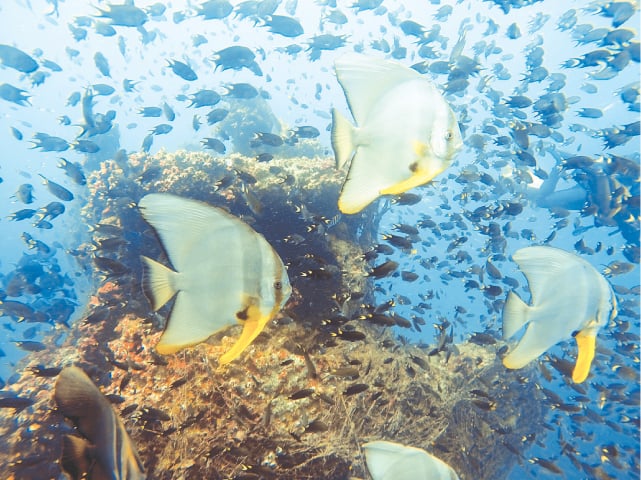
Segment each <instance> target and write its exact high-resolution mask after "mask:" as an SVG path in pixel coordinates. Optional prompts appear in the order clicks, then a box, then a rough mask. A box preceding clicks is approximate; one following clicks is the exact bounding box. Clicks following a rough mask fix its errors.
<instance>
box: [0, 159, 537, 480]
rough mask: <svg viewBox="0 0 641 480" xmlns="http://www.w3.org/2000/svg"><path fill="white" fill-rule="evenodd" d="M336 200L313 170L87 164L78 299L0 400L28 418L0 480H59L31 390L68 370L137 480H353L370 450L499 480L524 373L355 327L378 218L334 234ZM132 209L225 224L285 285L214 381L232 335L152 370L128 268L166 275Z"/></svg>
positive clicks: (16, 425) (523, 401)
mask: <svg viewBox="0 0 641 480" xmlns="http://www.w3.org/2000/svg"><path fill="white" fill-rule="evenodd" d="M340 182H341V174H340V173H338V172H336V171H335V170H334V168H333V165H332V162H330V160H328V159H323V158H293V159H274V160H273V161H271V162H268V163H262V162H257V161H256V160H254V159H251V158H246V157H243V156H240V155H232V156H229V157H226V158H221V159H215V158H213V157H211V156H209V155H206V154H203V153H195V152H176V153H171V154H170V153H168V152H162V151H161V152H160V153H158V154H157V155H155V156H147V155H131V156H130V157H129V158H128V159H127V161H126V162H125V161H123V159H120V160H119V161H118V160H108V161H105V162H102V164H101V169H100V170H97V171H95V172H93V173H92V174H91V176H90V178H89V180H88V184H89V185H91V189H92V195H91V197H90V199H89V202H88V204H87V205H86V207H85V208H84V210H83V217H84V221H85V222H86V223H88V224H90V225H94V229H93V233H92V235H93V238H92V239H91V240H92V242H93V243H89V242H87V243H85V244H82V245H79V246H78V248H77V249H76V251H75V252H76V255H77V258H78V261H79V262H80V263H81V264H82V265H83V266H85V267H87V268H89V267H91V268H92V269H93V270H94V274H95V278H96V286H95V288H96V290H95V295H94V296H92V299H91V301H90V304H89V305H87V308H86V313H85V315H84V317H83V318H82V319H81V320H80V321H78V322H76V323H75V324H74V325H73V326H72V328H71V330H70V332H69V333H68V334H67V336H66V337H65V338H64V339H63V340H62V342H56V341H55V339H52V340H51V343H50V345H51V348H49V349H47V350H44V351H40V352H34V353H33V354H32V355H30V356H29V357H28V358H27V359H26V360H25V361H24V363H23V365H21V374H20V375H19V377H18V378H17V379H15V381H14V382H13V383H12V384H11V385H10V386H9V388H10V389H11V390H12V391H13V392H15V394H16V395H19V396H20V397H28V398H30V399H31V400H33V401H34V403H33V405H31V406H29V407H27V408H25V409H23V410H21V411H19V412H16V415H14V416H13V417H12V418H8V417H9V416H5V417H3V418H2V419H1V420H0V438H1V439H2V445H3V447H1V448H0V466H1V468H0V469H1V470H3V471H10V472H12V474H11V475H12V477H10V478H15V479H26V478H36V477H34V475H36V472H37V478H63V474H62V472H61V469H60V463H59V458H60V454H61V437H62V436H63V435H64V434H67V433H69V432H71V431H72V430H73V428H72V427H71V426H70V425H71V424H70V423H67V422H66V421H65V419H64V418H63V417H62V415H61V414H60V413H59V412H57V411H56V409H55V404H54V401H53V398H52V388H53V385H54V382H55V378H53V377H42V376H38V375H34V374H33V372H36V371H38V370H37V369H34V367H36V366H38V365H44V366H46V367H62V366H64V365H68V364H72V363H73V364H76V365H78V366H79V367H81V368H83V369H84V370H85V371H86V372H87V374H88V375H89V376H90V377H91V378H92V380H94V382H95V383H96V384H97V385H98V386H99V387H100V388H101V390H102V391H103V392H104V393H105V394H107V395H109V398H110V400H111V401H112V402H113V404H114V408H116V410H117V411H119V413H120V415H121V417H122V419H123V421H124V423H125V426H126V428H127V430H128V431H129V433H130V435H131V438H132V439H133V441H134V443H135V444H136V446H137V449H138V452H139V454H140V457H141V459H142V460H143V463H144V464H145V468H146V471H147V472H148V477H149V478H155V479H167V480H168V479H181V478H210V479H216V478H280V479H305V478H310V479H311V478H325V479H343V478H348V477H361V478H366V477H367V472H366V468H365V465H364V460H363V456H362V452H361V448H360V445H362V444H363V443H365V442H367V441H371V440H377V439H389V440H394V441H396V442H400V443H403V444H407V445H412V446H416V447H420V448H424V449H426V450H427V451H430V452H431V453H433V454H434V455H436V456H438V457H439V458H441V459H442V460H444V461H446V462H447V463H449V464H450V465H451V466H452V467H453V468H454V469H455V470H456V471H457V472H458V474H459V476H460V477H461V478H462V479H463V480H465V479H472V478H474V479H483V478H501V477H502V476H504V475H505V474H506V473H507V472H508V471H509V470H510V468H511V465H512V463H513V462H514V461H516V459H517V458H518V456H517V455H514V451H517V452H518V451H521V450H523V449H524V448H525V447H526V446H527V444H528V442H529V441H531V440H532V439H533V438H534V437H535V436H536V434H537V432H538V431H539V429H541V420H542V418H543V411H542V408H543V407H542V403H541V402H540V401H539V400H538V393H537V389H536V386H535V383H536V379H535V371H534V370H533V369H531V368H526V369H523V370H518V371H506V370H505V368H503V366H502V365H501V362H500V355H501V351H502V348H501V345H499V344H496V343H495V344H490V345H479V344H478V343H481V342H477V344H475V343H465V344H461V345H452V344H447V345H445V346H444V347H442V348H439V349H433V348H431V347H429V346H422V347H419V346H416V345H405V344H403V343H402V342H400V341H399V340H398V339H397V338H396V337H395V336H394V335H393V332H392V331H391V330H390V327H384V326H381V325H374V324H372V323H371V322H369V321H366V320H364V319H363V318H362V317H361V316H360V315H359V313H361V309H362V306H361V305H362V304H363V303H373V301H374V298H373V295H374V294H373V289H374V283H373V279H372V277H368V276H367V264H366V263H365V260H364V259H363V253H364V251H366V250H368V249H369V248H370V247H371V245H373V244H375V243H376V238H377V232H378V220H379V218H380V217H379V216H380V212H379V211H378V210H377V209H376V206H375V205H374V206H371V207H368V209H366V210H365V211H363V212H362V214H360V215H354V216H349V217H346V216H344V217H342V218H341V219H340V222H336V221H334V219H335V215H336V214H337V209H336V198H337V196H338V190H339V187H340ZM149 192H172V193H175V194H179V195H183V196H186V197H190V198H196V199H199V200H203V201H206V202H208V203H210V204H212V205H217V206H221V207H224V208H227V209H228V210H229V211H230V212H231V213H233V214H234V215H237V216H239V217H240V218H242V219H243V220H245V221H246V222H248V223H250V224H251V225H252V227H253V228H254V229H255V230H256V231H258V232H260V233H262V234H263V235H264V236H265V238H266V239H267V240H268V241H269V242H270V243H271V244H272V245H273V246H274V248H275V249H276V250H277V252H278V253H279V255H280V256H281V258H282V259H283V261H284V263H285V264H286V265H287V267H288V274H289V277H290V282H291V284H292V288H293V294H292V298H291V300H290V302H289V304H288V305H287V307H286V309H285V310H284V311H283V313H282V315H280V316H279V317H277V320H275V321H274V322H273V324H272V325H268V327H267V328H266V329H265V331H264V332H263V333H262V334H261V335H259V337H258V338H257V339H256V341H255V342H254V343H253V344H252V345H250V346H249V347H248V348H247V350H246V351H245V352H244V353H243V355H242V356H241V357H240V358H239V359H238V360H236V361H234V362H233V363H231V364H230V365H228V366H226V367H225V368H221V367H219V366H218V363H217V358H218V357H219V356H220V354H221V353H222V352H224V351H226V350H227V349H228V348H229V346H230V345H231V344H232V343H233V342H234V340H235V338H236V337H237V335H238V332H239V329H240V326H237V327H231V328H229V329H225V330H223V331H221V332H219V333H217V334H216V335H214V336H212V337H211V338H210V339H209V340H208V341H207V342H205V343H202V344H200V345H197V346H195V347H192V348H188V349H185V350H184V351H181V352H180V353H178V354H175V355H169V356H166V357H162V356H159V355H158V354H156V353H155V352H154V345H155V344H156V342H157V340H158V337H159V336H160V333H161V331H162V327H163V319H164V318H166V316H167V310H166V308H165V309H163V310H161V311H160V312H159V313H154V312H152V311H151V309H150V305H149V303H148V302H147V300H146V298H145V296H144V294H143V288H142V286H141V264H140V255H141V254H143V253H144V254H145V255H148V256H150V257H152V258H161V259H162V260H163V261H166V260H167V259H166V258H164V253H163V252H162V250H161V246H160V243H159V241H158V239H157V238H156V237H155V234H154V233H153V230H152V229H151V228H150V227H149V225H148V224H146V223H145V222H144V221H143V219H142V218H141V216H140V214H139V212H138V210H137V208H136V202H137V201H138V200H139V199H140V198H141V197H142V196H143V195H145V194H146V193H149ZM109 238H121V239H122V240H123V241H122V242H116V245H111V243H109V242H105V240H107V239H109ZM101 242H104V245H105V246H104V248H100V249H99V250H96V245H98V246H102V245H103V243H101ZM58 345H59V346H58ZM523 439H526V440H525V441H524V440H523ZM36 440H37V441H36Z"/></svg>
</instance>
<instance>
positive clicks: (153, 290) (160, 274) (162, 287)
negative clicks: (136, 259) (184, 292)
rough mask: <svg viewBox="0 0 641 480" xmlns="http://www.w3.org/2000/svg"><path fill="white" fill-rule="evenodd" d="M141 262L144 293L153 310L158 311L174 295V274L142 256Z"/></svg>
mask: <svg viewBox="0 0 641 480" xmlns="http://www.w3.org/2000/svg"><path fill="white" fill-rule="evenodd" d="M142 260H143V265H144V266H145V269H144V273H143V285H145V289H146V293H148V294H149V296H150V297H151V304H152V307H153V309H154V310H158V309H160V307H162V306H163V305H164V304H165V303H167V302H168V301H169V300H171V298H172V297H173V296H174V295H176V288H175V287H174V276H175V275H176V272H174V271H173V270H172V269H170V268H167V267H165V266H164V265H163V264H161V263H158V262H156V261H155V260H152V259H151V258H148V257H145V256H143V257H142Z"/></svg>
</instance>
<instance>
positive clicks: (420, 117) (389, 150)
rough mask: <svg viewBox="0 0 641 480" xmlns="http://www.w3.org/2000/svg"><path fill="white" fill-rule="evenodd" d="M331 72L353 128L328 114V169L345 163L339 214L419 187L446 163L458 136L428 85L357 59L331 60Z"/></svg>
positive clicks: (382, 63)
mask: <svg viewBox="0 0 641 480" xmlns="http://www.w3.org/2000/svg"><path fill="white" fill-rule="evenodd" d="M335 69H336V75H337V77H338V81H339V83H340V84H341V87H342V88H343V90H344V92H345V96H346V97H347V100H348V103H349V107H350V110H351V112H352V115H353V116H354V119H355V121H356V124H357V126H356V127H354V126H352V125H351V124H350V123H349V121H348V120H347V119H346V118H345V117H343V116H342V115H341V114H340V113H338V112H337V111H336V110H333V111H332V119H333V124H332V147H333V149H334V153H335V158H336V165H337V167H338V168H342V167H343V166H344V165H346V164H347V163H349V162H350V159H351V163H350V167H349V172H348V174H347V179H346V180H345V182H344V184H343V188H342V190H341V194H340V198H339V200H338V207H339V209H340V211H341V212H342V213H357V212H359V211H360V210H362V209H363V208H365V207H366V206H367V205H369V204H370V203H371V202H372V201H374V200H375V199H376V198H377V197H379V196H380V195H397V194H400V193H403V192H406V191H408V190H410V189H412V188H414V187H417V186H419V185H423V184H425V183H427V182H429V181H430V180H432V179H433V178H434V177H436V176H437V175H438V174H439V173H441V172H442V171H443V170H445V169H446V168H447V167H448V166H449V165H450V163H451V161H452V159H453V157H454V155H455V154H456V152H457V151H458V150H459V149H460V147H461V146H462V144H463V141H462V139H461V132H460V130H459V127H458V123H457V121H456V117H455V116H454V112H453V111H452V109H451V108H450V106H449V104H448V103H447V101H446V100H445V99H444V98H443V96H442V95H441V93H440V92H439V91H438V89H437V88H436V87H435V86H434V85H433V84H432V83H431V82H429V81H428V80H427V79H426V78H425V77H423V76H422V75H421V74H419V73H418V72H416V71H415V70H412V69H410V68H408V67H405V66H403V65H401V64H398V63H395V62H391V61H387V60H381V59H376V58H370V57H366V56H363V55H358V54H347V55H344V56H343V57H341V58H339V59H338V60H336V63H335ZM352 157H353V158H352Z"/></svg>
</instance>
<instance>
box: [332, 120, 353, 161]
mask: <svg viewBox="0 0 641 480" xmlns="http://www.w3.org/2000/svg"><path fill="white" fill-rule="evenodd" d="M332 148H333V149H334V154H335V155H336V168H342V167H343V165H345V164H346V163H347V162H348V161H349V159H350V158H351V157H352V153H353V152H354V127H353V126H352V124H351V123H350V122H349V120H347V118H345V117H344V116H343V115H342V114H341V113H340V112H338V110H336V109H335V108H333V109H332Z"/></svg>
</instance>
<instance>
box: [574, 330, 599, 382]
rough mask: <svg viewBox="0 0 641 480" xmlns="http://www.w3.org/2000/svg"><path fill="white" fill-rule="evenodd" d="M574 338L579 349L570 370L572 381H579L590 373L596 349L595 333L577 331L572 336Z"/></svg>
mask: <svg viewBox="0 0 641 480" xmlns="http://www.w3.org/2000/svg"><path fill="white" fill-rule="evenodd" d="M574 339H575V340H576V344H577V347H578V350H579V351H578V355H577V357H576V364H575V365H574V370H573V371H572V380H573V381H574V383H581V382H583V381H584V380H585V379H586V378H587V377H588V373H590V366H591V365H592V359H594V352H595V349H596V335H594V333H583V332H579V333H577V334H576V335H575V336H574Z"/></svg>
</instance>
